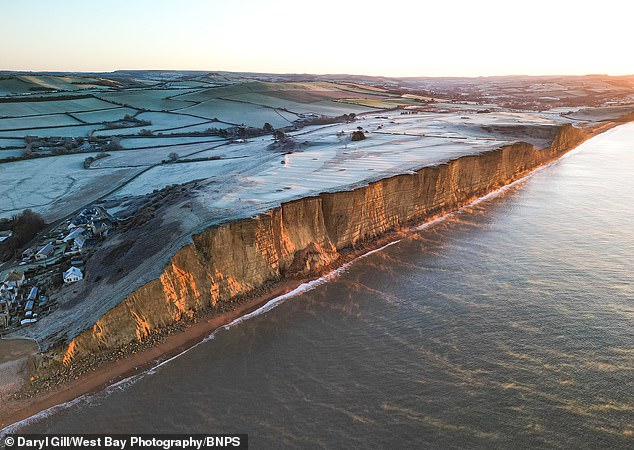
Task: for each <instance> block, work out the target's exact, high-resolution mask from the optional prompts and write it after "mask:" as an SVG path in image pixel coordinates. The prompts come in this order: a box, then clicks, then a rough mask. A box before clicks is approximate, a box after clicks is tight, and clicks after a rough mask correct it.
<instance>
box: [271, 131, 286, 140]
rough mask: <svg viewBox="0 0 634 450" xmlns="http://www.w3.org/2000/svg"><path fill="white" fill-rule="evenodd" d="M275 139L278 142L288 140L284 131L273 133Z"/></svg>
mask: <svg viewBox="0 0 634 450" xmlns="http://www.w3.org/2000/svg"><path fill="white" fill-rule="evenodd" d="M273 139H275V140H276V141H283V140H284V139H286V135H285V134H284V132H283V131H280V130H275V131H274V132H273Z"/></svg>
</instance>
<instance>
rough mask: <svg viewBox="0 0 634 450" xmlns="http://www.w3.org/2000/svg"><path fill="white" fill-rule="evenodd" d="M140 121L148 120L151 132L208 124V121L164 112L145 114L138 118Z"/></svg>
mask: <svg viewBox="0 0 634 450" xmlns="http://www.w3.org/2000/svg"><path fill="white" fill-rule="evenodd" d="M137 119H139V120H148V121H150V122H152V125H150V126H147V127H146V128H147V129H149V130H164V129H170V128H179V127H186V126H190V125H197V124H200V123H203V122H207V120H206V119H201V118H198V117H192V116H186V115H183V114H171V113H164V112H144V113H141V114H139V115H138V116H137Z"/></svg>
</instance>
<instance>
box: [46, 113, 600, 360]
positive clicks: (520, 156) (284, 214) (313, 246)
mask: <svg viewBox="0 0 634 450" xmlns="http://www.w3.org/2000/svg"><path fill="white" fill-rule="evenodd" d="M596 132H597V130H593V131H588V130H581V129H578V128H575V127H573V126H571V125H563V126H561V127H560V128H559V129H558V132H557V133H556V135H555V138H554V139H553V141H552V143H551V145H550V146H549V147H548V148H546V149H541V150H540V149H537V148H535V147H533V146H532V145H530V144H527V143H516V144H513V145H508V146H504V147H501V148H499V149H496V150H492V151H489V152H485V153H482V154H479V155H473V156H463V157H460V158H458V159H455V160H452V161H449V162H447V163H444V164H440V165H437V166H430V167H424V168H421V169H420V170H418V171H416V172H413V173H408V174H402V175H397V176H393V177H390V178H386V179H382V180H379V181H376V182H373V183H371V184H368V185H367V186H363V187H359V188H357V189H354V190H351V191H344V192H335V193H323V194H320V195H318V196H314V197H307V198H303V199H300V200H296V201H291V202H288V203H283V204H282V205H281V206H280V207H278V208H275V209H273V210H271V211H269V212H267V213H265V214H261V215H258V216H255V217H252V218H248V219H243V220H238V221H234V222H229V223H225V224H222V225H218V226H214V227H212V228H209V229H206V230H205V231H203V232H201V233H199V234H196V235H194V236H193V237H192V241H193V242H192V243H191V244H189V245H186V246H185V247H183V248H182V249H180V250H179V251H178V252H177V253H176V254H175V255H174V256H173V257H172V259H171V261H170V263H169V264H168V265H167V267H165V269H164V270H163V272H162V274H161V276H160V277H159V278H158V279H155V280H152V281H150V282H148V283H146V284H145V285H143V286H142V287H141V288H139V289H137V290H136V291H135V292H133V293H131V294H130V295H129V296H128V297H127V298H126V299H125V300H124V301H122V302H121V303H120V304H118V305H117V306H116V307H114V308H112V309H111V310H109V311H108V312H107V313H106V314H105V315H103V316H102V317H101V318H100V319H99V320H98V321H97V322H96V323H95V324H94V325H93V326H92V328H89V329H87V330H85V331H83V332H82V333H81V334H79V335H78V336H76V337H74V339H72V340H71V341H70V342H69V343H68V344H66V345H65V346H64V348H62V349H59V348H57V349H53V350H51V351H49V354H48V356H47V357H46V358H44V359H43V360H42V365H41V368H42V369H45V368H49V369H51V368H54V367H55V366H58V364H64V365H69V364H71V363H73V362H77V361H79V360H81V359H82V358H85V357H87V356H89V355H91V354H95V353H99V352H103V351H112V350H115V349H118V348H122V347H124V346H126V345H129V344H130V342H135V341H136V342H138V341H143V340H146V339H147V338H148V337H149V336H151V335H152V334H153V333H155V332H157V331H159V330H161V329H164V328H166V327H169V326H171V325H173V324H174V323H177V322H179V321H182V320H183V319H187V318H191V317H193V316H195V315H197V314H198V313H201V312H204V311H210V312H213V311H214V310H215V309H218V308H219V307H220V306H222V305H225V304H227V303H229V302H231V301H233V300H235V299H236V298H240V297H245V296H249V295H250V294H252V293H254V292H256V291H258V290H259V289H261V288H262V287H263V286H270V285H271V284H274V283H276V282H280V281H283V280H289V279H304V278H307V277H314V276H318V275H319V274H321V273H323V272H324V271H328V270H330V269H332V268H334V267H336V266H338V265H339V264H341V263H342V262H343V260H344V258H345V254H346V253H350V251H351V250H354V249H355V248H357V247H359V246H362V245H367V244H368V243H369V242H372V241H373V240H375V239H377V238H379V237H381V236H384V235H385V234H386V233H390V232H394V231H398V230H400V229H403V228H407V227H409V226H411V225H412V224H416V223H422V222H424V221H427V220H429V219H431V218H433V217H436V216H439V215H442V214H445V213H447V212H450V211H453V210H456V209H458V208H460V207H462V206H464V205H466V204H468V203H470V202H471V201H473V200H474V199H476V198H478V197H481V196H483V195H486V194H487V193H490V192H492V191H494V190H496V189H498V188H500V187H502V186H504V185H506V184H509V183H511V182H513V181H515V180H517V179H519V178H521V177H522V176H524V175H526V174H527V173H528V172H530V171H532V170H534V169H535V168H537V167H539V166H542V165H544V164H547V163H549V162H551V161H553V160H555V159H557V158H558V157H559V156H561V155H562V154H564V153H566V152H567V151H569V150H571V149H572V148H574V147H576V146H577V145H578V144H580V143H581V142H583V141H584V140H585V139H587V138H588V137H589V136H590V135H593V134H596ZM58 367H59V366H58Z"/></svg>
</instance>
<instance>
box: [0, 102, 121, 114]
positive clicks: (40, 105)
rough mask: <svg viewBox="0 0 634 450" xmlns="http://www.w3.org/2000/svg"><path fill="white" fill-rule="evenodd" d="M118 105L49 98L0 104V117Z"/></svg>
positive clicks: (85, 109)
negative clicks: (46, 99)
mask: <svg viewBox="0 0 634 450" xmlns="http://www.w3.org/2000/svg"><path fill="white" fill-rule="evenodd" d="M117 106H118V105H115V104H112V103H109V102H105V101H103V100H99V99H97V98H92V97H88V98H77V99H71V100H57V99H56V98H55V97H51V99H50V100H48V101H34V102H28V101H20V102H15V101H14V102H8V103H0V117H2V116H4V117H21V116H29V115H36V114H59V113H67V112H70V113H73V112H81V111H94V110H97V109H109V108H116V107H117Z"/></svg>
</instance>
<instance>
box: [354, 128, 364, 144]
mask: <svg viewBox="0 0 634 450" xmlns="http://www.w3.org/2000/svg"><path fill="white" fill-rule="evenodd" d="M364 139H365V134H363V131H361V130H357V131H353V132H352V142H355V141H362V140H364Z"/></svg>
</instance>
